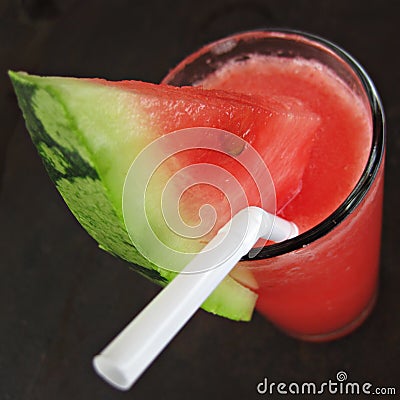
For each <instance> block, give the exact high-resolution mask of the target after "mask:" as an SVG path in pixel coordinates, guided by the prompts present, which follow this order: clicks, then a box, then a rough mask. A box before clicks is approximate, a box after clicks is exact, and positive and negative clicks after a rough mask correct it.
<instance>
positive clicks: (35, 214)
mask: <svg viewBox="0 0 400 400" xmlns="http://www.w3.org/2000/svg"><path fill="white" fill-rule="evenodd" d="M399 17H400V2H398V1H396V0H393V1H391V0H370V1H358V0H357V1H356V0H351V1H349V0H335V1H333V0H332V1H331V0H297V1H295V0H269V1H267V0H251V1H242V0H212V1H211V0H210V1H208V0H203V1H198V2H190V1H187V0H186V1H185V0H175V1H168V0H146V1H141V0H137V1H129V0H113V1H105V0H96V1H95V0H90V1H78V0H64V1H62V0H24V1H22V0H20V1H12V0H10V1H7V0H3V1H1V2H0V72H1V74H0V88H1V91H0V96H1V97H0V112H1V120H0V121H1V128H0V227H1V229H0V271H1V278H0V316H1V317H0V318H1V322H0V326H1V329H0V399H4V400H14V399H24V400H26V399H38V400H39V399H40V400H50V399H51V400H64V399H65V400H66V399H74V400H81V399H82V400H88V399H119V398H123V396H124V398H135V399H157V398H158V399H174V400H178V399H188V398H191V399H193V400H194V399H224V398H231V399H253V398H254V399H257V398H260V397H265V398H275V397H276V398H281V397H282V395H279V394H277V393H276V392H275V393H276V394H275V395H274V396H271V395H267V394H265V395H261V394H259V393H257V384H258V383H259V382H262V381H264V378H267V379H268V381H269V382H276V383H278V382H285V383H287V384H289V383H291V382H316V383H321V382H328V381H329V380H330V379H331V380H333V379H335V377H336V374H337V373H338V371H344V372H346V373H347V376H348V381H353V382H359V383H363V382H371V383H372V384H373V387H375V388H383V389H385V388H391V387H397V393H399V391H400V386H399V377H400V374H399V363H400V308H399V282H400V265H399V264H400V246H399V245H398V236H397V235H398V234H399V225H400V212H399V208H400V207H399V201H398V199H399V193H400V192H399V190H400V189H399V178H400V173H399V170H400V168H399V167H400V95H399V93H400V51H399V44H398V41H399V39H400V23H399V20H400V18H399ZM262 27H290V28H295V29H300V30H304V31H308V32H311V33H314V34H317V35H320V36H324V37H326V38H327V39H330V40H331V41H333V42H336V43H337V44H339V45H341V46H342V47H344V48H345V49H346V50H348V51H349V52H350V53H352V54H353V55H354V56H355V57H356V58H357V59H358V60H359V61H360V62H361V63H362V64H363V65H364V66H365V68H366V69H367V70H368V72H369V74H370V75H371V77H372V78H373V80H374V82H375V84H376V86H377V88H378V90H379V92H380V94H381V97H382V99H383V103H384V107H385V110H386V116H387V126H388V141H387V157H386V181H385V202H384V222H383V241H382V256H381V280H380V294H379V298H378V302H377V305H376V307H375V309H374V311H373V313H372V315H371V316H370V317H369V318H368V320H367V321H366V322H365V323H364V324H363V325H362V327H360V328H359V329H358V330H357V331H356V332H354V333H353V334H351V335H349V336H347V337H345V338H343V339H341V340H338V341H335V342H331V343H324V344H310V343H305V342H301V341H297V340H294V339H292V338H290V337H287V336H285V335H284V334H282V333H281V332H280V331H278V330H277V329H276V328H274V327H273V326H272V325H271V324H270V323H268V322H267V321H266V320H264V319H263V318H262V317H261V316H259V315H258V314H255V315H254V318H253V320H252V321H251V322H249V323H237V322H232V321H229V320H227V319H223V318H220V317H216V316H213V315H210V314H208V313H206V312H204V311H199V312H197V313H196V314H195V316H194V317H193V318H192V320H191V321H190V322H189V323H188V325H187V326H186V327H185V329H184V330H183V331H182V332H181V333H180V334H179V335H178V336H177V337H176V338H175V339H174V340H173V342H172V343H171V344H170V346H169V347H168V348H167V349H166V350H165V351H164V353H163V354H162V355H161V356H160V357H159V358H158V359H157V361H156V362H155V363H154V364H153V366H152V367H151V368H150V369H149V370H148V371H147V372H146V373H145V374H144V375H143V377H142V378H141V379H140V381H138V383H137V384H136V385H135V387H134V388H133V389H132V390H131V391H129V392H127V393H121V392H118V391H116V390H115V389H112V388H111V387H110V386H108V385H107V384H106V383H104V382H103V381H102V380H101V379H100V378H99V377H98V376H97V375H96V374H95V372H94V371H93V368H92V365H91V360H92V357H93V356H94V355H95V354H96V353H97V352H98V351H99V350H101V349H102V348H103V346H104V345H105V344H106V343H108V341H109V340H110V339H111V338H112V337H114V335H115V334H116V333H117V332H118V331H119V330H120V329H121V328H122V327H123V326H124V325H125V324H126V323H127V322H128V321H129V320H130V319H131V318H132V317H133V316H134V315H135V314H136V313H138V312H139V310H141V309H142V308H143V307H144V305H145V304H147V303H148V302H149V301H150V299H152V298H153V297H154V296H155V294H156V293H157V292H158V291H159V288H158V287H156V286H155V285H154V284H152V283H151V282H149V281H147V280H145V279H144V278H143V277H141V276H139V275H138V274H136V273H134V272H132V271H130V270H129V268H128V267H127V264H125V263H124V262H122V261H119V260H117V259H115V258H113V257H112V256H110V255H108V254H107V253H105V252H103V251H101V250H99V249H98V247H97V245H96V243H95V242H94V241H93V240H92V239H91V238H90V237H89V236H88V235H87V234H86V232H85V231H84V230H83V229H82V228H81V227H80V225H79V224H78V223H77V222H76V220H75V219H74V217H73V216H72V214H71V213H70V212H69V211H68V209H67V207H66V206H65V204H64V202H63V201H62V199H61V197H60V196H59V194H58V193H57V191H56V189H55V187H54V186H53V185H52V183H51V182H50V180H49V178H48V176H47V174H46V172H45V170H44V168H43V166H42V163H41V161H40V159H39V157H38V155H37V153H36V150H35V149H34V147H33V145H32V143H31V140H30V138H29V136H28V134H27V131H26V129H25V126H24V122H23V120H22V116H21V112H20V110H19V109H18V107H17V103H16V99H15V96H14V94H13V92H12V89H11V85H10V82H9V81H8V77H7V76H6V70H7V69H14V70H19V69H21V70H26V71H29V72H31V73H38V74H51V75H72V76H98V77H104V78H109V79H139V80H145V81H151V82H159V81H160V79H161V78H162V77H163V76H164V75H165V74H166V73H167V72H168V70H169V69H170V68H171V67H172V66H174V65H175V64H176V63H177V62H178V61H180V60H181V59H182V58H183V57H184V56H185V55H187V54H189V53H191V52H193V51H194V50H196V49H197V48H198V47H200V46H201V45H202V44H204V43H206V42H209V41H211V40H214V39H217V38H221V37H223V36H225V35H227V34H232V33H234V32H237V31H243V30H247V29H254V28H262ZM283 397H284V396H283ZM320 397H321V398H323V397H324V396H320ZM360 397H361V396H360ZM386 397H387V398H389V397H390V396H386Z"/></svg>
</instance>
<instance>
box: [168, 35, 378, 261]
mask: <svg viewBox="0 0 400 400" xmlns="http://www.w3.org/2000/svg"><path fill="white" fill-rule="evenodd" d="M257 33H258V34H264V36H262V38H267V37H271V38H282V39H288V40H291V41H297V42H299V41H300V42H303V43H305V44H307V43H309V44H310V45H311V46H313V47H318V48H320V49H321V50H325V51H326V50H327V51H328V52H332V53H333V55H334V56H337V57H339V59H341V60H342V61H343V62H344V63H345V64H346V65H347V66H349V67H350V69H351V70H352V71H353V72H354V74H355V75H356V77H357V78H358V79H359V81H360V84H361V87H362V89H363V91H364V94H365V96H366V99H367V100H368V105H369V111H370V112H371V119H372V121H371V122H372V143H371V149H370V154H369V156H368V160H367V162H366V165H365V167H364V170H363V172H362V174H361V177H360V178H359V180H358V181H357V183H356V184H355V186H354V187H353V189H352V191H351V192H350V193H349V195H348V196H347V197H346V198H345V199H344V201H343V202H342V203H341V204H340V205H339V206H338V207H337V208H336V209H335V211H333V212H332V213H331V214H330V215H328V216H327V217H326V218H325V219H324V220H322V221H321V222H319V223H318V224H317V225H315V226H313V227H312V228H310V229H308V230H307V231H305V232H303V233H301V234H300V235H298V236H296V237H294V238H292V239H289V240H285V241H284V242H280V243H274V244H270V245H267V246H264V247H263V248H261V250H260V249H258V252H257V255H255V256H253V257H250V256H249V254H247V255H245V256H244V257H242V259H241V260H240V261H255V260H263V259H268V258H272V257H276V256H280V255H283V254H287V253H291V252H293V251H295V250H298V249H301V248H303V247H306V246H308V245H310V244H311V243H313V242H315V241H316V240H318V239H320V238H322V237H324V236H325V235H327V234H328V233H329V232H330V231H332V230H333V229H334V228H335V227H337V226H338V225H339V224H340V223H341V222H343V221H344V220H345V219H346V218H347V216H349V215H350V214H351V213H352V212H353V211H354V210H355V209H356V208H357V206H358V205H359V204H360V203H361V202H362V200H363V199H364V197H365V195H366V194H367V192H368V191H369V189H370V188H371V186H372V184H373V182H374V180H375V177H376V175H377V173H378V171H379V168H380V166H381V163H382V160H383V155H384V149H385V133H386V124H385V116H384V112H383V107H382V103H381V100H380V97H379V95H378V92H377V90H376V88H375V85H374V83H373V82H372V80H371V78H370V77H369V75H368V74H367V72H366V71H365V69H364V68H363V67H362V66H361V64H360V63H359V62H358V61H357V60H356V59H355V58H353V57H352V56H351V55H350V54H349V53H348V52H347V51H345V50H344V49H342V48H341V47H340V46H338V45H337V44H335V43H333V42H331V41H329V40H327V39H324V38H322V37H320V36H317V35H314V34H311V33H308V32H304V31H300V30H295V29H284V28H273V29H257V30H250V31H244V32H239V33H236V34H233V35H229V36H227V37H225V38H222V39H219V40H216V41H214V42H211V43H209V44H206V45H205V46H203V47H202V48H201V49H199V50H197V51H195V52H194V53H192V54H191V55H189V56H188V57H186V58H185V59H184V60H183V61H182V62H181V63H179V64H178V65H177V66H176V67H175V68H173V69H172V70H171V71H170V72H169V73H168V74H167V76H166V77H165V78H164V79H163V81H162V82H163V83H167V82H168V80H170V79H171V77H172V76H174V74H175V73H176V72H177V71H179V69H180V68H181V67H182V66H183V65H185V64H187V63H190V62H192V61H194V60H195V59H197V58H198V56H199V55H202V54H204V53H205V52H207V51H209V50H210V49H211V48H212V47H214V46H218V45H219V44H221V43H223V42H225V41H228V40H232V39H238V38H244V39H245V38H246V37H254V35H255V34H257Z"/></svg>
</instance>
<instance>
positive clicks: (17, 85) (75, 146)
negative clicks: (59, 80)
mask: <svg viewBox="0 0 400 400" xmlns="http://www.w3.org/2000/svg"><path fill="white" fill-rule="evenodd" d="M23 76H24V75H22V77H23ZM10 77H11V80H12V83H13V86H14V89H15V92H16V94H17V97H18V103H19V106H20V108H21V109H22V111H23V114H24V118H25V121H26V126H27V129H28V131H29V133H30V135H31V138H32V141H33V143H34V144H35V146H36V148H37V150H38V152H39V154H40V156H41V158H42V160H43V163H44V165H45V168H46V170H47V172H48V174H49V176H50V178H51V179H52V181H53V182H54V184H55V185H56V187H57V189H58V190H59V192H60V193H61V195H62V197H63V199H64V200H65V202H66V203H67V205H68V207H69V208H70V210H71V211H72V213H73V214H74V215H75V217H76V218H77V219H78V221H79V222H80V223H81V225H82V226H83V227H84V228H85V229H86V230H87V232H88V233H89V234H90V235H91V236H92V237H93V238H94V239H95V240H96V241H97V242H98V243H99V245H100V247H101V248H102V249H104V250H105V251H107V252H109V253H111V254H113V255H114V256H117V257H119V258H122V259H123V260H126V261H128V262H130V263H134V264H136V265H133V266H132V268H133V269H135V270H136V271H138V272H140V273H141V274H143V275H145V276H146V277H148V278H150V279H151V280H153V281H156V282H158V283H161V284H165V283H166V282H167V281H168V280H167V279H166V278H165V277H163V276H162V275H161V274H160V272H159V271H157V267H156V266H154V265H153V264H151V263H150V262H149V261H148V260H147V259H145V258H144V257H143V256H141V255H140V253H139V252H138V251H137V250H136V248H135V247H134V246H133V245H132V243H131V241H130V238H129V236H128V234H127V232H126V230H125V226H124V223H123V221H121V220H120V219H119V218H118V216H117V213H116V212H115V210H114V208H113V206H112V204H111V202H110V200H109V199H108V196H107V193H106V190H105V188H104V185H103V183H102V181H101V178H100V177H99V174H98V172H97V171H96V168H95V166H94V164H93V163H92V162H91V159H90V155H89V154H88V153H87V152H86V151H85V147H84V146H82V145H81V144H80V143H79V142H78V139H77V136H76V135H71V134H70V132H76V131H77V127H76V125H75V124H74V121H73V118H71V116H70V115H68V113H67V111H66V110H65V109H64V108H63V107H62V106H61V104H60V102H59V101H58V100H57V99H56V98H55V96H54V94H53V93H51V92H52V91H51V88H45V87H39V86H38V85H35V84H33V83H31V82H30V81H29V80H28V79H23V78H21V75H20V74H15V73H13V72H10ZM38 99H40V100H41V103H42V104H40V105H38V104H37V103H38ZM44 102H45V103H46V104H47V105H48V106H49V107H50V109H51V112H52V123H53V124H52V130H51V131H48V130H46V129H45V127H44V126H43V123H42V122H41V120H40V119H39V118H38V116H37V109H38V107H43V103H44ZM61 137H62V142H61V140H56V139H57V138H61ZM61 143H62V144H61ZM139 264H140V265H139Z"/></svg>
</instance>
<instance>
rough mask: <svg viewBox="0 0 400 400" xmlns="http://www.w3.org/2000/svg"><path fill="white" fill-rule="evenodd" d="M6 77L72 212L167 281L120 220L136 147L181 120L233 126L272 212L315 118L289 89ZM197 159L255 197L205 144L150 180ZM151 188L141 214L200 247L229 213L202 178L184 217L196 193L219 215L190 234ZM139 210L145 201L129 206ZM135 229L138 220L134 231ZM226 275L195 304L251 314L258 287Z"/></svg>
mask: <svg viewBox="0 0 400 400" xmlns="http://www.w3.org/2000/svg"><path fill="white" fill-rule="evenodd" d="M10 77H11V80H12V83H13V85H14V89H15V92H16V94H17V97H18V102H19V105H20V107H21V109H22V111H23V114H24V118H25V120H26V126H27V129H28V131H29V133H30V135H31V138H32V141H33V143H34V144H35V146H36V148H37V150H38V152H39V154H40V156H41V158H42V160H43V162H44V165H45V167H46V169H47V172H48V173H49V175H50V178H51V179H52V181H53V182H54V184H55V185H56V187H57V189H58V190H59V192H60V194H61V195H62V197H63V199H64V200H65V202H66V204H67V205H68V207H69V208H70V210H71V211H72V213H73V214H74V216H75V217H76V218H77V219H78V221H79V222H80V223H81V225H82V226H83V227H84V228H85V229H86V231H87V232H88V233H89V234H90V235H91V236H92V237H93V238H94V239H95V240H96V242H97V243H98V244H99V246H100V247H101V248H102V249H104V250H105V251H107V252H109V253H111V254H113V255H115V256H117V257H119V258H121V259H123V260H125V261H127V262H129V263H130V264H131V265H132V268H133V269H135V270H137V271H138V272H139V273H141V274H143V275H145V276H146V277H147V278H149V279H151V280H153V281H154V282H156V283H158V284H160V285H166V284H167V283H168V282H169V281H171V280H172V279H173V278H174V276H176V272H173V269H172V270H171V268H170V267H169V266H168V265H162V262H160V263H158V264H155V263H153V262H152V261H151V260H149V258H148V257H146V256H144V255H143V252H141V251H140V249H138V246H137V244H136V243H135V242H134V241H132V240H131V236H130V235H129V233H128V231H127V228H126V226H125V223H124V217H123V210H122V195H123V188H124V181H125V178H126V176H127V173H128V170H129V168H130V166H131V164H132V162H133V161H134V160H135V158H136V157H137V156H138V154H140V152H141V151H142V150H143V149H144V148H146V146H148V145H149V144H150V143H152V142H154V141H155V140H156V139H157V138H159V137H162V136H163V135H168V134H169V133H171V132H174V131H177V130H182V129H185V128H190V127H206V128H213V129H214V128H218V129H221V130H224V131H228V132H231V133H233V134H234V135H237V137H238V138H241V139H244V140H245V141H246V142H247V143H249V145H251V146H252V147H253V148H254V149H256V150H257V152H258V153H259V154H260V155H261V157H262V159H263V160H264V162H265V163H266V165H267V166H268V168H269V172H270V174H271V177H272V180H273V182H274V184H275V192H276V205H275V206H276V211H278V213H279V211H280V210H281V209H283V208H284V206H285V205H286V204H287V203H288V202H290V200H291V199H292V198H293V197H294V196H296V194H297V192H298V190H299V189H300V186H301V178H302V174H303V171H304V168H305V165H306V164H307V161H308V156H309V153H310V151H311V146H312V137H313V135H314V132H315V130H316V128H317V126H318V124H319V119H318V117H317V116H316V115H315V114H313V113H311V112H309V111H308V110H307V109H305V108H304V107H302V105H301V104H299V102H298V100H292V99H290V98H279V97H268V95H266V96H263V97H262V98H261V97H257V96H247V95H242V94H235V93H230V92H225V91H215V90H205V89H202V88H201V87H196V88H194V87H182V88H177V87H172V86H168V85H164V84H161V85H156V84H151V83H144V82H138V81H121V82H110V81H105V80H102V79H78V78H63V77H39V76H33V75H28V74H26V73H22V72H18V73H16V72H10ZM223 146H225V150H226V152H227V153H228V154H233V155H234V154H239V153H240V151H241V148H240V146H239V147H237V146H235V145H232V143H231V142H228V143H226V144H225V143H224V144H223ZM228 158H229V157H228ZM199 162H202V163H206V164H212V165H218V166H220V167H221V168H224V169H227V170H229V172H230V173H231V174H233V175H234V176H235V177H237V178H238V179H239V180H241V183H242V185H243V190H244V192H245V193H246V195H247V200H248V202H249V204H250V205H259V204H260V199H259V196H257V194H258V193H257V190H256V187H255V186H254V182H253V180H252V179H251V178H252V177H248V176H247V175H246V172H245V171H242V170H241V167H240V165H239V164H237V163H236V164H235V163H234V162H233V163H232V162H230V161H226V160H225V159H224V157H221V154H220V153H218V152H215V151H212V150H207V149H203V150H199V151H193V152H188V153H186V152H182V154H179V155H177V156H176V157H173V158H172V159H170V160H168V162H166V163H163V164H162V165H161V166H160V168H159V171H158V174H159V176H160V178H159V179H160V180H159V181H158V185H159V186H158V187H160V184H161V183H162V184H164V183H165V182H167V181H168V179H170V178H171V177H172V176H173V175H174V174H175V173H176V172H177V171H179V170H182V169H184V168H185V167H187V166H190V165H192V164H195V163H199ZM157 179H158V178H157V177H155V180H156V181H157ZM155 187H157V185H156V186H155ZM159 194H160V193H158V191H157V190H156V189H154V190H153V191H152V190H151V188H150V189H149V193H148V194H147V197H146V199H147V200H146V202H147V206H148V207H147V208H146V212H147V219H148V222H149V224H150V225H151V227H152V229H153V230H154V231H156V233H157V234H158V235H159V236H160V237H162V238H163V240H166V241H167V242H171V243H173V244H174V245H176V246H178V247H179V248H182V249H185V248H187V247H190V250H191V251H194V252H196V251H200V249H201V248H202V246H204V244H205V243H206V242H207V241H208V240H209V238H210V237H211V236H212V235H213V233H215V230H216V229H217V228H218V226H221V225H222V224H223V223H224V222H226V221H227V220H229V218H230V217H231V213H230V208H229V204H228V203H227V202H226V199H225V198H224V196H223V195H221V192H220V191H218V190H217V189H216V188H215V187H212V186H210V185H206V184H203V185H199V186H197V187H193V188H191V190H188V191H187V192H185V193H184V194H183V195H182V196H181V198H180V202H179V209H180V212H181V213H182V215H183V216H184V218H185V221H186V223H187V224H188V225H196V224H197V223H198V218H199V215H198V210H199V208H200V207H201V205H202V204H203V203H204V202H207V203H209V204H211V205H213V206H214V207H215V209H216V210H217V211H218V213H217V214H218V223H217V224H216V226H215V229H214V230H212V231H210V232H209V234H208V236H205V237H199V238H196V239H191V240H189V241H188V240H186V239H185V238H181V237H179V235H171V232H170V230H168V229H167V228H166V227H165V224H162V223H161V221H160V219H161V217H162V215H161V214H160V211H159V209H157V207H156V206H154V205H155V204H156V205H157V204H158V197H157V196H159ZM137 195H138V196H142V195H143V193H137ZM155 198H157V199H156V200H155ZM274 211H275V210H274ZM135 212H136V211H135ZM140 212H143V210H140V209H139V210H137V213H140ZM135 229H136V228H135ZM142 229H144V228H143V226H140V224H139V225H138V226H137V230H138V232H139V234H140V232H141V230H142ZM150 250H151V249H150ZM169 262H170V261H169ZM232 276H235V274H234V273H233V274H232ZM232 276H230V275H228V276H227V277H226V278H225V279H224V280H223V282H222V283H221V284H220V285H219V286H218V287H217V289H216V290H215V291H214V292H213V293H212V294H211V295H210V297H209V298H208V299H207V300H206V302H205V303H204V304H203V308H204V309H205V310H207V311H209V312H212V313H215V314H218V315H221V316H224V317H227V318H230V319H234V320H249V319H250V318H251V315H252V312H253V310H254V307H255V303H256V300H257V293H255V292H254V291H253V290H251V289H249V288H248V287H246V286H245V285H244V284H242V283H240V282H239V281H238V280H237V279H236V278H235V279H234V278H233V277H232Z"/></svg>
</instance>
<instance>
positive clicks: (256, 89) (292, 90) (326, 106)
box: [198, 55, 372, 231]
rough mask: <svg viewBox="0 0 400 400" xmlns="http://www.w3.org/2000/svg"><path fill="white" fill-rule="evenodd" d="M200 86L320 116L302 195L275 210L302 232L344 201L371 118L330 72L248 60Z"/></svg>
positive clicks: (364, 155)
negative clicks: (282, 101) (289, 101)
mask: <svg viewBox="0 0 400 400" xmlns="http://www.w3.org/2000/svg"><path fill="white" fill-rule="evenodd" d="M198 84H200V85H202V86H203V87H204V88H207V89H222V90H228V91H235V92H240V93H246V94H250V95H257V96H263V95H265V94H268V96H271V95H273V96H277V97H282V96H285V97H291V98H295V99H297V100H298V101H299V102H301V103H302V104H303V105H304V107H306V108H307V109H309V110H311V111H313V112H314V113H316V114H318V115H319V116H320V118H321V123H320V126H319V128H318V130H317V132H316V134H315V135H314V137H313V139H312V140H313V142H314V143H313V144H312V150H311V156H310V157H309V160H308V164H307V167H306V169H305V171H304V174H303V178H302V182H301V185H300V186H301V190H300V191H299V192H298V194H297V195H296V196H295V197H294V198H293V199H292V200H291V201H290V202H289V203H287V204H285V206H284V207H282V208H281V209H280V210H278V214H279V215H281V216H282V217H284V218H287V219H289V220H293V221H295V222H296V223H297V225H298V226H299V228H300V230H301V231H305V230H307V229H309V228H311V227H313V226H315V225H316V224H318V223H319V222H321V221H322V220H323V219H325V218H326V217H328V216H329V215H330V214H331V213H332V212H333V211H334V210H335V209H336V208H337V207H338V206H339V205H340V204H341V203H342V202H343V201H344V200H345V199H346V197H347V196H348V195H349V193H350V192H351V190H352V188H353V187H354V186H355V184H356V182H357V181H358V179H359V178H360V176H361V174H362V171H363V169H364V167H365V164H366V162H367V159H368V155H369V151H370V148H371V137H372V134H371V132H372V127H371V118H370V115H369V111H368V109H367V106H366V105H365V104H364V103H363V101H362V100H361V99H360V98H358V97H357V95H356V94H355V93H354V92H353V91H351V90H350V88H349V87H348V86H347V85H346V84H345V83H344V82H343V81H341V80H340V79H339V78H338V77H337V75H336V74H335V73H334V72H332V71H331V70H330V69H329V68H328V67H326V66H324V65H322V64H320V63H319V62H317V61H309V60H305V59H299V58H280V57H275V56H261V55H252V56H250V57H249V58H247V59H246V60H240V61H235V60H233V61H231V62H228V63H226V64H224V65H222V66H221V67H220V68H219V69H218V70H217V71H216V72H215V73H213V74H211V75H209V76H208V77H207V78H206V79H205V80H204V81H202V82H199V83H198ZM284 134H290V132H285V133H284ZM295 146H296V143H293V148H295ZM265 161H266V163H267V165H268V160H265Z"/></svg>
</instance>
